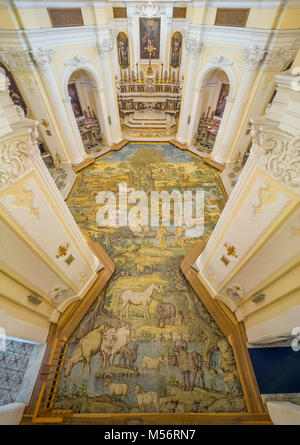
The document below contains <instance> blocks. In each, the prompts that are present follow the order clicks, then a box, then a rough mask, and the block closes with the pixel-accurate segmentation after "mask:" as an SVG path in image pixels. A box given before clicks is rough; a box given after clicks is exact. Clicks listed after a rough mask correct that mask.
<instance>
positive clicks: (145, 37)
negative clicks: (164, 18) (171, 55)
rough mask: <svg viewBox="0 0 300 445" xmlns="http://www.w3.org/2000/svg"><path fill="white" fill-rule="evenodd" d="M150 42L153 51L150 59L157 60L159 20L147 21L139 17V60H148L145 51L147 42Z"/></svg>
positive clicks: (158, 52) (158, 51)
mask: <svg viewBox="0 0 300 445" xmlns="http://www.w3.org/2000/svg"><path fill="white" fill-rule="evenodd" d="M149 40H151V43H152V45H153V46H154V48H155V51H154V52H153V53H152V55H151V59H156V60H157V59H159V55H160V18H151V19H147V18H145V17H140V58H141V59H148V58H149V54H148V51H147V49H146V47H147V46H148V41H149Z"/></svg>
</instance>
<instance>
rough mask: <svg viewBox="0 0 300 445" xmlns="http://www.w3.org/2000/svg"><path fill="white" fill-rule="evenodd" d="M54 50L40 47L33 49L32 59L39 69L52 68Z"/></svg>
mask: <svg viewBox="0 0 300 445" xmlns="http://www.w3.org/2000/svg"><path fill="white" fill-rule="evenodd" d="M53 53H54V51H53V50H52V49H45V48H39V49H37V50H35V51H32V59H33V61H34V63H35V65H36V66H37V67H38V69H40V70H42V71H44V70H50V69H51V64H52V57H53Z"/></svg>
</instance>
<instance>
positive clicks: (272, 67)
mask: <svg viewBox="0 0 300 445" xmlns="http://www.w3.org/2000/svg"><path fill="white" fill-rule="evenodd" d="M295 52H296V51H295V50H293V49H276V50H267V51H266V56H265V60H264V65H263V70H264V71H283V70H284V69H285V68H286V67H287V65H288V64H289V62H290V61H291V60H292V59H293V57H294V55H295Z"/></svg>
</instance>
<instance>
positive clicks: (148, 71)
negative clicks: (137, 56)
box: [145, 40, 156, 76]
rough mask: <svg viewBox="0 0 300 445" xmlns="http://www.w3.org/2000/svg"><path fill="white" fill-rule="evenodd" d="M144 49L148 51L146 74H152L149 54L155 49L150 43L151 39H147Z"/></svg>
mask: <svg viewBox="0 0 300 445" xmlns="http://www.w3.org/2000/svg"><path fill="white" fill-rule="evenodd" d="M145 50H146V51H148V54H149V67H148V69H147V74H148V76H151V75H152V74H153V70H152V67H151V56H152V54H153V53H154V52H155V51H156V48H155V47H154V46H153V45H152V42H151V40H148V46H145Z"/></svg>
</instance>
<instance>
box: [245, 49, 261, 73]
mask: <svg viewBox="0 0 300 445" xmlns="http://www.w3.org/2000/svg"><path fill="white" fill-rule="evenodd" d="M243 54H244V57H245V67H246V69H248V70H257V69H258V68H259V66H260V64H261V62H262V60H263V58H264V57H265V55H266V50H265V49H263V48H259V47H258V46H253V47H252V48H244V49H243Z"/></svg>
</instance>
